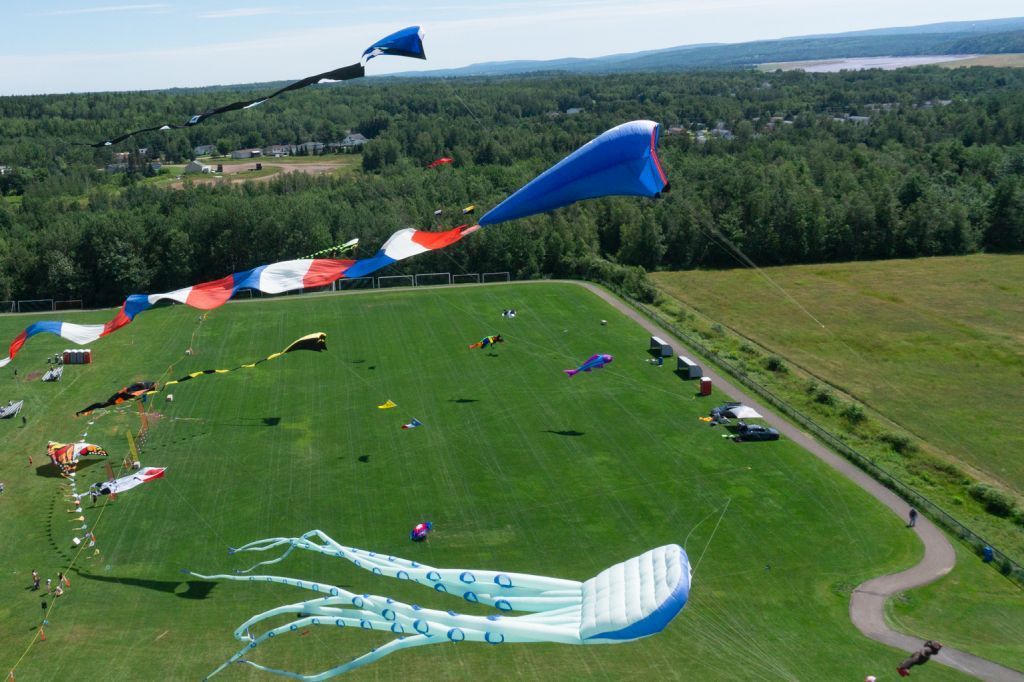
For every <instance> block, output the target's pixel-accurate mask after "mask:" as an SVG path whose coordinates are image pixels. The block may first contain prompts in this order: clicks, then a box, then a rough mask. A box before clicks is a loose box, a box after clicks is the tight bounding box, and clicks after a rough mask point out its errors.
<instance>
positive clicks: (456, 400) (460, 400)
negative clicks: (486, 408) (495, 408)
mask: <svg viewBox="0 0 1024 682" xmlns="http://www.w3.org/2000/svg"><path fill="white" fill-rule="evenodd" d="M448 402H450V403H459V404H460V405H464V404H465V403H478V402H480V401H479V400H477V399H476V398H449V399H448Z"/></svg>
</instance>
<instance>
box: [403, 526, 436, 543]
mask: <svg viewBox="0 0 1024 682" xmlns="http://www.w3.org/2000/svg"><path fill="white" fill-rule="evenodd" d="M433 527H434V524H432V523H431V522H430V521H424V522H423V523H417V524H416V525H415V526H414V527H413V529H412V530H411V531H409V539H410V540H412V541H413V542H422V541H424V540H426V539H427V536H428V535H429V534H430V530H431V529H432V528H433Z"/></svg>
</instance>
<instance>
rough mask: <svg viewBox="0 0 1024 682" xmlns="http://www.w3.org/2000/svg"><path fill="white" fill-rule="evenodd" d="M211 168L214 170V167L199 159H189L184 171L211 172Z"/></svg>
mask: <svg viewBox="0 0 1024 682" xmlns="http://www.w3.org/2000/svg"><path fill="white" fill-rule="evenodd" d="M211 170H213V168H212V167H210V166H207V165H206V164H205V163H199V162H198V161H196V160H195V159H193V160H191V161H189V162H188V163H187V164H186V165H185V170H184V171H182V172H184V173H209V172H210V171H211Z"/></svg>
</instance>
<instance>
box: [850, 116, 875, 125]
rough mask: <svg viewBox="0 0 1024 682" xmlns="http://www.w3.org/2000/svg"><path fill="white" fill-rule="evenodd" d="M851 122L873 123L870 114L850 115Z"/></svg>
mask: <svg viewBox="0 0 1024 682" xmlns="http://www.w3.org/2000/svg"><path fill="white" fill-rule="evenodd" d="M850 123H858V124H860V125H867V124H868V123H871V117H870V116H851V117H850Z"/></svg>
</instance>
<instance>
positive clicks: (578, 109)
mask: <svg viewBox="0 0 1024 682" xmlns="http://www.w3.org/2000/svg"><path fill="white" fill-rule="evenodd" d="M583 111H584V109H583V107H569V108H568V109H566V110H565V115H566V116H575V115H576V114H582V113H583Z"/></svg>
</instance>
